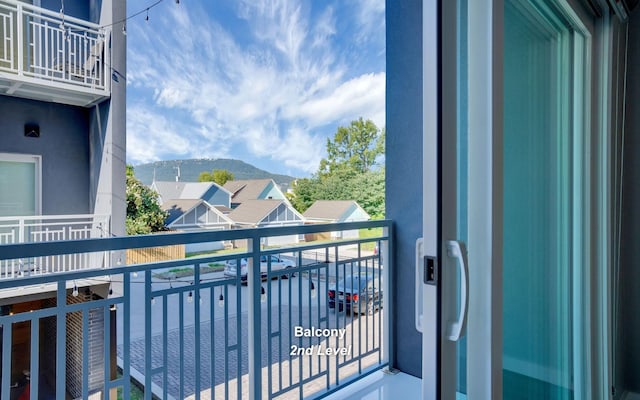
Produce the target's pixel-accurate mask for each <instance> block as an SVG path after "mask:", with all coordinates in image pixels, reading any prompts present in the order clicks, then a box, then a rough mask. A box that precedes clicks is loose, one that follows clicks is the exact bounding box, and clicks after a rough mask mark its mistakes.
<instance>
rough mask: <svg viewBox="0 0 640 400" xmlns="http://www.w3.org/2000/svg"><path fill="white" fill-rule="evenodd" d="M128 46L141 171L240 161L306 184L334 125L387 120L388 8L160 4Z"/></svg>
mask: <svg viewBox="0 0 640 400" xmlns="http://www.w3.org/2000/svg"><path fill="white" fill-rule="evenodd" d="M154 2H155V1H153V0H151V1H149V0H129V1H128V3H127V7H128V13H127V14H128V15H131V14H133V13H135V12H137V11H140V10H143V9H145V8H147V7H148V6H149V5H151V4H153V3H154ZM118 30H119V28H118V27H116V33H118ZM127 42H128V43H127V46H128V50H127V51H128V53H127V63H128V65H127V84H128V86H127V161H128V162H129V163H133V164H134V165H135V164H140V163H145V162H151V161H158V160H170V159H182V158H237V159H240V160H243V161H245V162H248V163H250V164H253V165H255V166H257V167H259V168H262V169H266V170H268V171H270V172H274V173H284V174H289V175H293V176H308V175H310V174H311V173H313V172H315V171H316V169H317V167H318V163H319V161H320V159H321V158H322V157H324V156H325V146H326V139H327V137H331V136H332V135H333V134H334V133H335V131H336V129H337V127H338V126H341V125H343V126H344V125H348V124H349V122H350V121H351V120H353V119H356V118H359V117H363V118H365V119H367V118H369V119H371V120H373V121H374V122H375V123H376V124H377V125H378V126H379V127H383V126H384V123H385V121H384V118H385V115H384V109H385V105H384V98H385V94H384V92H385V26H384V0H336V1H331V0H313V1H305V0H181V1H180V4H175V1H173V0H164V1H163V2H161V3H160V4H159V5H158V6H156V7H154V8H152V9H151V10H150V11H149V20H148V21H145V14H144V13H143V14H142V15H140V16H138V17H136V18H133V19H131V20H129V21H128V22H127Z"/></svg>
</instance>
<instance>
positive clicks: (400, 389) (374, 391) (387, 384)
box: [326, 371, 420, 400]
mask: <svg viewBox="0 0 640 400" xmlns="http://www.w3.org/2000/svg"><path fill="white" fill-rule="evenodd" d="M419 398H420V379H419V378H416V377H415V376H412V375H409V374H405V373H402V372H400V373H397V374H395V375H391V374H385V373H383V372H382V371H377V372H375V373H373V374H371V375H369V376H367V377H366V378H363V379H361V380H359V381H358V382H355V383H353V384H352V385H349V386H347V387H345V388H344V389H342V390H340V391H338V392H336V393H334V394H333V395H331V396H329V397H326V399H328V400H392V399H396V400H397V399H419Z"/></svg>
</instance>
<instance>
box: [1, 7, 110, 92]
mask: <svg viewBox="0 0 640 400" xmlns="http://www.w3.org/2000/svg"><path fill="white" fill-rule="evenodd" d="M0 35H1V37H2V42H1V43H0V74H4V77H5V78H6V76H7V74H10V75H14V78H15V81H16V83H15V84H14V85H13V86H16V87H17V86H19V85H20V84H21V83H25V84H34V83H38V84H42V85H45V86H47V85H48V86H52V87H55V88H56V89H58V90H62V89H70V90H81V91H85V92H94V93H97V92H101V93H102V94H103V95H108V93H109V79H107V77H108V76H109V74H108V71H109V69H108V68H109V63H110V61H109V46H108V44H107V39H108V37H109V31H108V30H107V29H103V28H100V26H99V25H97V24H93V23H90V22H87V21H83V20H80V19H78V18H73V17H70V16H66V15H63V14H62V13H59V12H53V11H51V10H47V9H44V8H40V7H35V6H32V5H29V4H24V3H21V2H17V1H15V0H0ZM12 90H16V88H15V87H12V88H9V89H8V90H7V92H8V94H12V93H11V91H12Z"/></svg>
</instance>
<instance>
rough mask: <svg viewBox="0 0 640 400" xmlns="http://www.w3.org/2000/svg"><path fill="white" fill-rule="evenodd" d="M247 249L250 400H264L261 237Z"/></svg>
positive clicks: (255, 238)
mask: <svg viewBox="0 0 640 400" xmlns="http://www.w3.org/2000/svg"><path fill="white" fill-rule="evenodd" d="M247 249H251V251H252V255H251V257H247V258H248V259H247V285H248V289H249V290H248V291H249V296H250V297H249V318H248V327H247V328H248V332H249V335H248V338H249V339H248V340H249V343H248V345H249V399H251V400H260V399H261V398H262V343H261V337H260V333H261V324H260V319H261V315H260V311H261V309H260V307H261V305H260V296H261V289H260V288H261V283H262V281H261V273H260V237H259V236H258V235H257V234H254V235H253V236H252V238H251V239H249V240H247Z"/></svg>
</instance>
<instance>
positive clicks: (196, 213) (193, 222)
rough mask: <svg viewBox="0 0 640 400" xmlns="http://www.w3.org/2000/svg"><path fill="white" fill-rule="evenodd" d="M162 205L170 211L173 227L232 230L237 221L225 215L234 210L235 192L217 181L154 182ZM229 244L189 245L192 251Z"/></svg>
mask: <svg viewBox="0 0 640 400" xmlns="http://www.w3.org/2000/svg"><path fill="white" fill-rule="evenodd" d="M151 188H152V189H153V190H155V191H156V192H158V198H159V202H160V207H162V209H163V210H165V211H167V212H168V213H169V216H168V217H167V219H166V221H165V224H166V225H167V227H168V228H170V229H175V230H180V231H197V230H202V229H208V230H224V229H231V225H232V224H233V222H232V221H231V220H230V219H229V218H228V217H227V216H226V215H225V214H226V213H228V211H229V210H230V208H229V206H230V205H231V193H230V192H229V191H228V190H226V189H225V188H223V187H222V186H220V185H218V184H217V183H215V182H179V181H176V182H171V181H154V182H153V183H152V184H151ZM224 246H225V243H223V242H213V243H200V244H189V245H187V246H186V248H185V250H186V251H187V252H188V253H193V252H200V251H210V250H219V249H222V248H224Z"/></svg>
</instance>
